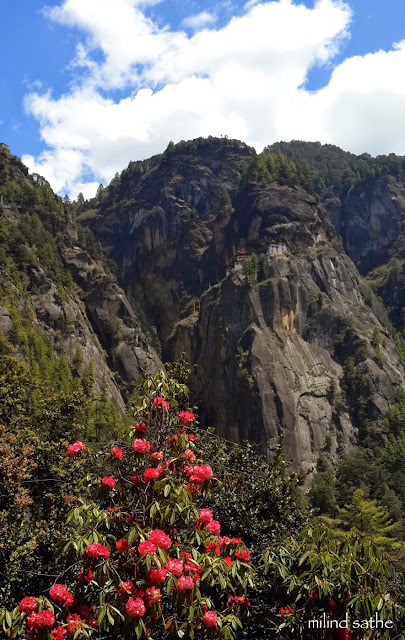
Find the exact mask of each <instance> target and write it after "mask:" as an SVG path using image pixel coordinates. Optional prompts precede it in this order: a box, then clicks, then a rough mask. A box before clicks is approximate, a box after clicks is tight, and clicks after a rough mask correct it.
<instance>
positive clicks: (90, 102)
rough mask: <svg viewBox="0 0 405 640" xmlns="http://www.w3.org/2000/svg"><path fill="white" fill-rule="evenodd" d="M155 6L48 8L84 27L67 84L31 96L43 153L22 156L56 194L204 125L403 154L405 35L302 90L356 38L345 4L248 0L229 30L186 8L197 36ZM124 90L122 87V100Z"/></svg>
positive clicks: (236, 133) (79, 2) (106, 2)
mask: <svg viewBox="0 0 405 640" xmlns="http://www.w3.org/2000/svg"><path fill="white" fill-rule="evenodd" d="M152 4H156V0H143V1H142V2H141V1H140V0H64V2H63V3H62V4H61V5H59V6H56V7H53V8H50V9H47V11H46V15H47V17H48V18H49V19H50V20H53V21H55V22H58V23H59V24H62V25H65V26H67V27H74V28H76V29H80V30H81V32H82V34H83V37H82V39H81V42H80V44H79V45H78V46H77V49H76V52H75V55H74V58H73V60H72V66H73V68H74V69H76V73H77V70H79V74H77V75H76V76H75V79H76V81H75V83H74V84H73V85H72V86H71V87H70V88H69V90H68V91H67V92H66V94H65V95H62V96H61V97H58V98H54V97H53V96H52V94H51V93H45V94H40V93H38V92H34V93H31V94H30V95H28V96H27V98H26V109H27V111H28V112H29V113H31V114H32V115H34V116H35V117H36V118H37V119H38V121H39V123H40V128H41V136H42V138H43V140H44V142H45V143H46V146H47V150H46V151H45V152H44V153H43V154H42V155H41V156H39V157H38V158H32V157H30V156H29V157H27V156H26V157H25V158H23V160H24V162H25V163H26V164H28V166H29V167H30V168H31V169H32V170H34V171H37V172H38V173H42V174H43V175H45V177H47V178H48V179H49V180H50V182H51V184H52V185H53V186H54V188H55V189H57V190H58V191H62V192H64V191H68V192H69V193H71V194H73V195H75V194H77V192H78V191H80V190H81V191H86V193H89V190H90V188H93V187H94V184H98V182H100V181H102V182H103V183H106V182H108V181H109V180H110V179H111V178H112V176H113V175H114V173H115V172H116V171H117V170H118V171H119V170H121V169H122V168H123V167H124V166H126V164H127V163H128V161H129V160H136V159H142V158H145V157H148V156H150V155H152V154H154V153H158V152H161V151H162V150H163V149H164V148H165V146H166V145H167V143H168V141H169V140H171V139H172V140H174V141H178V140H180V139H188V138H193V137H196V136H207V135H221V134H227V135H229V136H230V137H235V138H239V139H242V140H244V141H246V142H247V143H248V144H251V145H252V146H255V147H256V148H257V149H258V150H260V149H261V148H262V147H263V146H264V145H265V144H270V143H271V142H273V141H275V140H278V139H285V140H290V139H293V138H296V139H307V140H320V141H322V142H333V143H335V144H338V145H340V146H342V147H343V148H345V149H348V150H352V151H354V152H358V153H361V152H363V151H369V152H370V153H384V152H389V151H397V152H402V153H403V152H404V147H405V127H404V126H403V125H404V124H405V122H404V120H405V115H404V114H405V109H404V107H405V87H404V86H403V84H402V83H401V82H399V81H398V79H399V78H401V77H402V75H401V71H402V69H403V68H404V63H405V45H404V43H399V44H397V45H396V46H395V47H393V49H392V51H388V52H385V51H379V52H377V53H373V54H368V55H366V56H364V57H360V56H357V57H353V58H349V59H346V60H345V61H344V62H343V63H341V64H340V65H338V66H337V67H336V68H335V69H334V70H333V72H332V74H331V78H330V81H329V83H328V85H327V86H326V87H324V88H323V89H321V90H319V91H317V92H309V91H308V90H306V88H305V82H306V78H307V74H308V72H309V71H310V69H312V68H313V67H314V66H315V65H321V64H330V63H331V61H332V60H333V57H334V56H335V54H336V52H337V51H338V48H339V46H340V45H341V43H342V40H343V39H344V38H346V37H348V28H349V24H350V18H351V12H350V8H349V7H348V5H347V4H346V3H343V2H341V1H340V0H318V1H317V2H316V3H315V5H314V7H313V8H312V9H309V8H307V7H305V6H303V5H299V4H294V3H293V2H292V0H277V1H273V2H260V1H255V2H249V3H248V6H247V7H245V13H244V14H243V15H241V16H238V17H234V18H232V19H231V20H230V21H229V22H228V23H227V24H226V25H225V26H223V27H222V28H215V27H214V26H213V25H214V23H213V22H211V26H209V25H210V20H211V18H212V19H214V18H213V17H212V16H211V14H208V13H206V12H202V13H200V14H198V15H196V16H191V17H189V18H188V20H192V19H195V22H194V24H193V23H190V22H189V23H188V26H193V28H195V29H196V32H195V33H194V34H193V35H187V33H186V32H185V31H182V30H177V31H175V30H171V29H169V28H167V27H166V28H160V27H158V26H157V25H156V24H155V23H154V22H153V21H152V20H151V19H150V18H148V17H147V16H146V14H145V12H144V7H145V6H146V5H152ZM186 20H187V19H186ZM207 27H209V28H207ZM115 89H120V90H121V92H123V94H124V96H125V97H123V98H121V99H115V98H114V96H115V95H117V94H116V93H114V90H115ZM402 131H403V132H404V133H402ZM87 175H92V176H93V177H94V178H93V179H92V180H91V182H93V183H94V184H93V185H90V186H88V187H86V184H87V182H86V180H85V178H84V176H87ZM89 184H90V183H89Z"/></svg>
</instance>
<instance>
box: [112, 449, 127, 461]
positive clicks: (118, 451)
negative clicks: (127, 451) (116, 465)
mask: <svg viewBox="0 0 405 640" xmlns="http://www.w3.org/2000/svg"><path fill="white" fill-rule="evenodd" d="M111 455H112V456H114V458H116V459H117V460H122V458H123V455H124V450H123V449H120V447H113V448H112V449H111Z"/></svg>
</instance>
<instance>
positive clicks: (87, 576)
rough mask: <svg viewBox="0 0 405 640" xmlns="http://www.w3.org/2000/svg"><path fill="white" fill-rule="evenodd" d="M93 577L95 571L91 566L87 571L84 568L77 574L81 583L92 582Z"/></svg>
mask: <svg viewBox="0 0 405 640" xmlns="http://www.w3.org/2000/svg"><path fill="white" fill-rule="evenodd" d="M93 577H94V574H93V571H92V570H91V569H90V567H89V568H88V569H86V570H85V571H84V570H83V569H82V570H81V571H80V573H79V575H78V576H77V580H78V581H79V582H80V584H87V583H88V582H91V581H92V580H93Z"/></svg>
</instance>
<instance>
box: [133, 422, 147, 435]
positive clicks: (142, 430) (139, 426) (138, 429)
mask: <svg viewBox="0 0 405 640" xmlns="http://www.w3.org/2000/svg"><path fill="white" fill-rule="evenodd" d="M134 429H135V431H136V432H137V433H145V431H146V429H147V426H146V424H143V423H142V424H139V423H138V422H135V424H134Z"/></svg>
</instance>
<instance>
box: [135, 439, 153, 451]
mask: <svg viewBox="0 0 405 640" xmlns="http://www.w3.org/2000/svg"><path fill="white" fill-rule="evenodd" d="M132 448H133V450H134V451H135V453H148V452H149V450H150V444H149V442H148V441H147V440H142V439H138V440H134V442H133V445H132Z"/></svg>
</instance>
